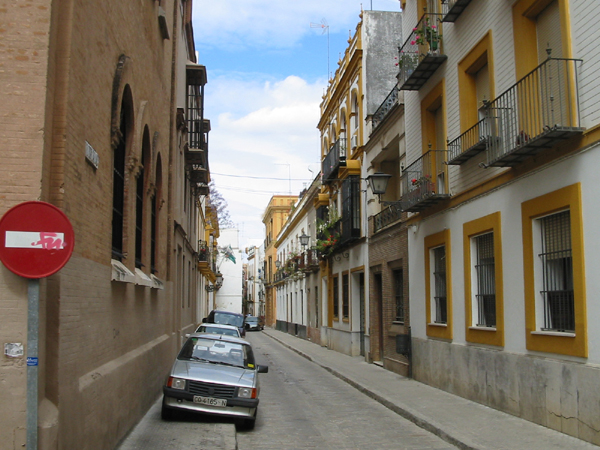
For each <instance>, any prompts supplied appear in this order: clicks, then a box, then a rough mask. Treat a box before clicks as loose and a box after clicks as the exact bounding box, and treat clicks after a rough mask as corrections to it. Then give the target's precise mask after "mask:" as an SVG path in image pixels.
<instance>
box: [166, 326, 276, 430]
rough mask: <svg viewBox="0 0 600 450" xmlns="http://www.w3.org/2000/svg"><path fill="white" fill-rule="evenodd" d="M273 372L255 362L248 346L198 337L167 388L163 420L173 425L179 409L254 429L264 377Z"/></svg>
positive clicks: (230, 338) (189, 342) (176, 366)
mask: <svg viewBox="0 0 600 450" xmlns="http://www.w3.org/2000/svg"><path fill="white" fill-rule="evenodd" d="M268 371H269V367H268V366H264V365H258V364H256V363H255V361H254V353H253V351H252V346H251V344H250V343H249V342H248V341H246V340H244V339H240V338H236V337H233V336H226V335H215V334H203V333H193V334H192V335H190V337H189V338H188V339H187V341H186V342H185V344H183V347H182V348H181V351H180V352H179V355H177V359H176V360H175V363H174V364H173V368H172V369H171V373H170V375H169V377H168V379H167V382H166V384H165V386H164V387H163V402H162V411H161V416H162V418H163V420H171V419H173V413H174V411H176V410H182V411H193V412H197V413H201V414H207V415H215V416H224V417H232V418H235V419H237V420H238V422H239V423H240V425H243V426H244V427H245V428H248V429H251V428H253V427H254V423H255V421H256V414H257V411H258V403H259V400H258V395H259V393H260V386H259V377H258V374H259V373H267V372H268Z"/></svg>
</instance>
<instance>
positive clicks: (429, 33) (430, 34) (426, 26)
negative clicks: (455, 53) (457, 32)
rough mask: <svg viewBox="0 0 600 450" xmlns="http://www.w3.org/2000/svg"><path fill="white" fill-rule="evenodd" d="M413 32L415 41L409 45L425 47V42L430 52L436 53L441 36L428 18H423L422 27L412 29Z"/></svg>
mask: <svg viewBox="0 0 600 450" xmlns="http://www.w3.org/2000/svg"><path fill="white" fill-rule="evenodd" d="M413 32H414V33H415V39H414V40H413V41H411V45H425V43H426V42H427V44H429V49H430V50H432V51H436V50H437V49H438V45H439V42H440V41H441V40H442V35H441V34H440V33H439V30H438V28H437V26H435V25H432V24H431V22H430V20H429V17H425V21H424V22H423V24H422V25H420V26H418V27H417V28H413Z"/></svg>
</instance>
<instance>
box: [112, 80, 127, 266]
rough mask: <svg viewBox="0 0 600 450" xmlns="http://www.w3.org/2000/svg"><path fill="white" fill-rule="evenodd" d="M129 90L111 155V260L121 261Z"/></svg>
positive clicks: (124, 101)
mask: <svg viewBox="0 0 600 450" xmlns="http://www.w3.org/2000/svg"><path fill="white" fill-rule="evenodd" d="M127 94H130V91H129V89H126V91H125V92H124V93H123V102H122V103H121V121H120V128H119V130H120V136H119V143H118V144H117V146H116V148H115V150H114V155H113V216H112V258H114V259H116V260H118V261H122V260H123V213H124V207H125V153H126V148H127V140H128V131H129V126H130V122H131V117H130V110H129V104H128V102H127V101H126V99H127V98H128V97H129V96H128V95H127Z"/></svg>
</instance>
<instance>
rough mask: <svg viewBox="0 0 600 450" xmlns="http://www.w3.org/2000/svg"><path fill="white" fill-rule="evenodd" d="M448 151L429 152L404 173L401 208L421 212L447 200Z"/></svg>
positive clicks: (448, 196)
mask: <svg viewBox="0 0 600 450" xmlns="http://www.w3.org/2000/svg"><path fill="white" fill-rule="evenodd" d="M446 154H447V151H446V150H429V151H428V152H427V153H425V154H424V155H423V156H421V157H420V158H419V159H417V160H416V161H415V162H413V163H412V164H411V165H410V166H408V167H407V168H406V169H404V171H403V172H402V176H401V177H400V183H401V184H402V192H403V195H402V198H401V200H400V201H401V207H402V210H403V211H409V212H419V211H422V210H424V209H426V208H429V207H430V206H433V205H435V204H436V203H439V202H441V201H443V200H445V199H447V198H450V194H448V193H447V182H448V165H447V164H446Z"/></svg>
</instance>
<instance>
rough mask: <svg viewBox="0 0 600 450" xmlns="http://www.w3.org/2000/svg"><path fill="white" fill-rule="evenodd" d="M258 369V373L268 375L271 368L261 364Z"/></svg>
mask: <svg viewBox="0 0 600 450" xmlns="http://www.w3.org/2000/svg"><path fill="white" fill-rule="evenodd" d="M256 369H257V371H258V373H268V372H269V366H263V365H260V364H259V365H258V366H257V368H256Z"/></svg>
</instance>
